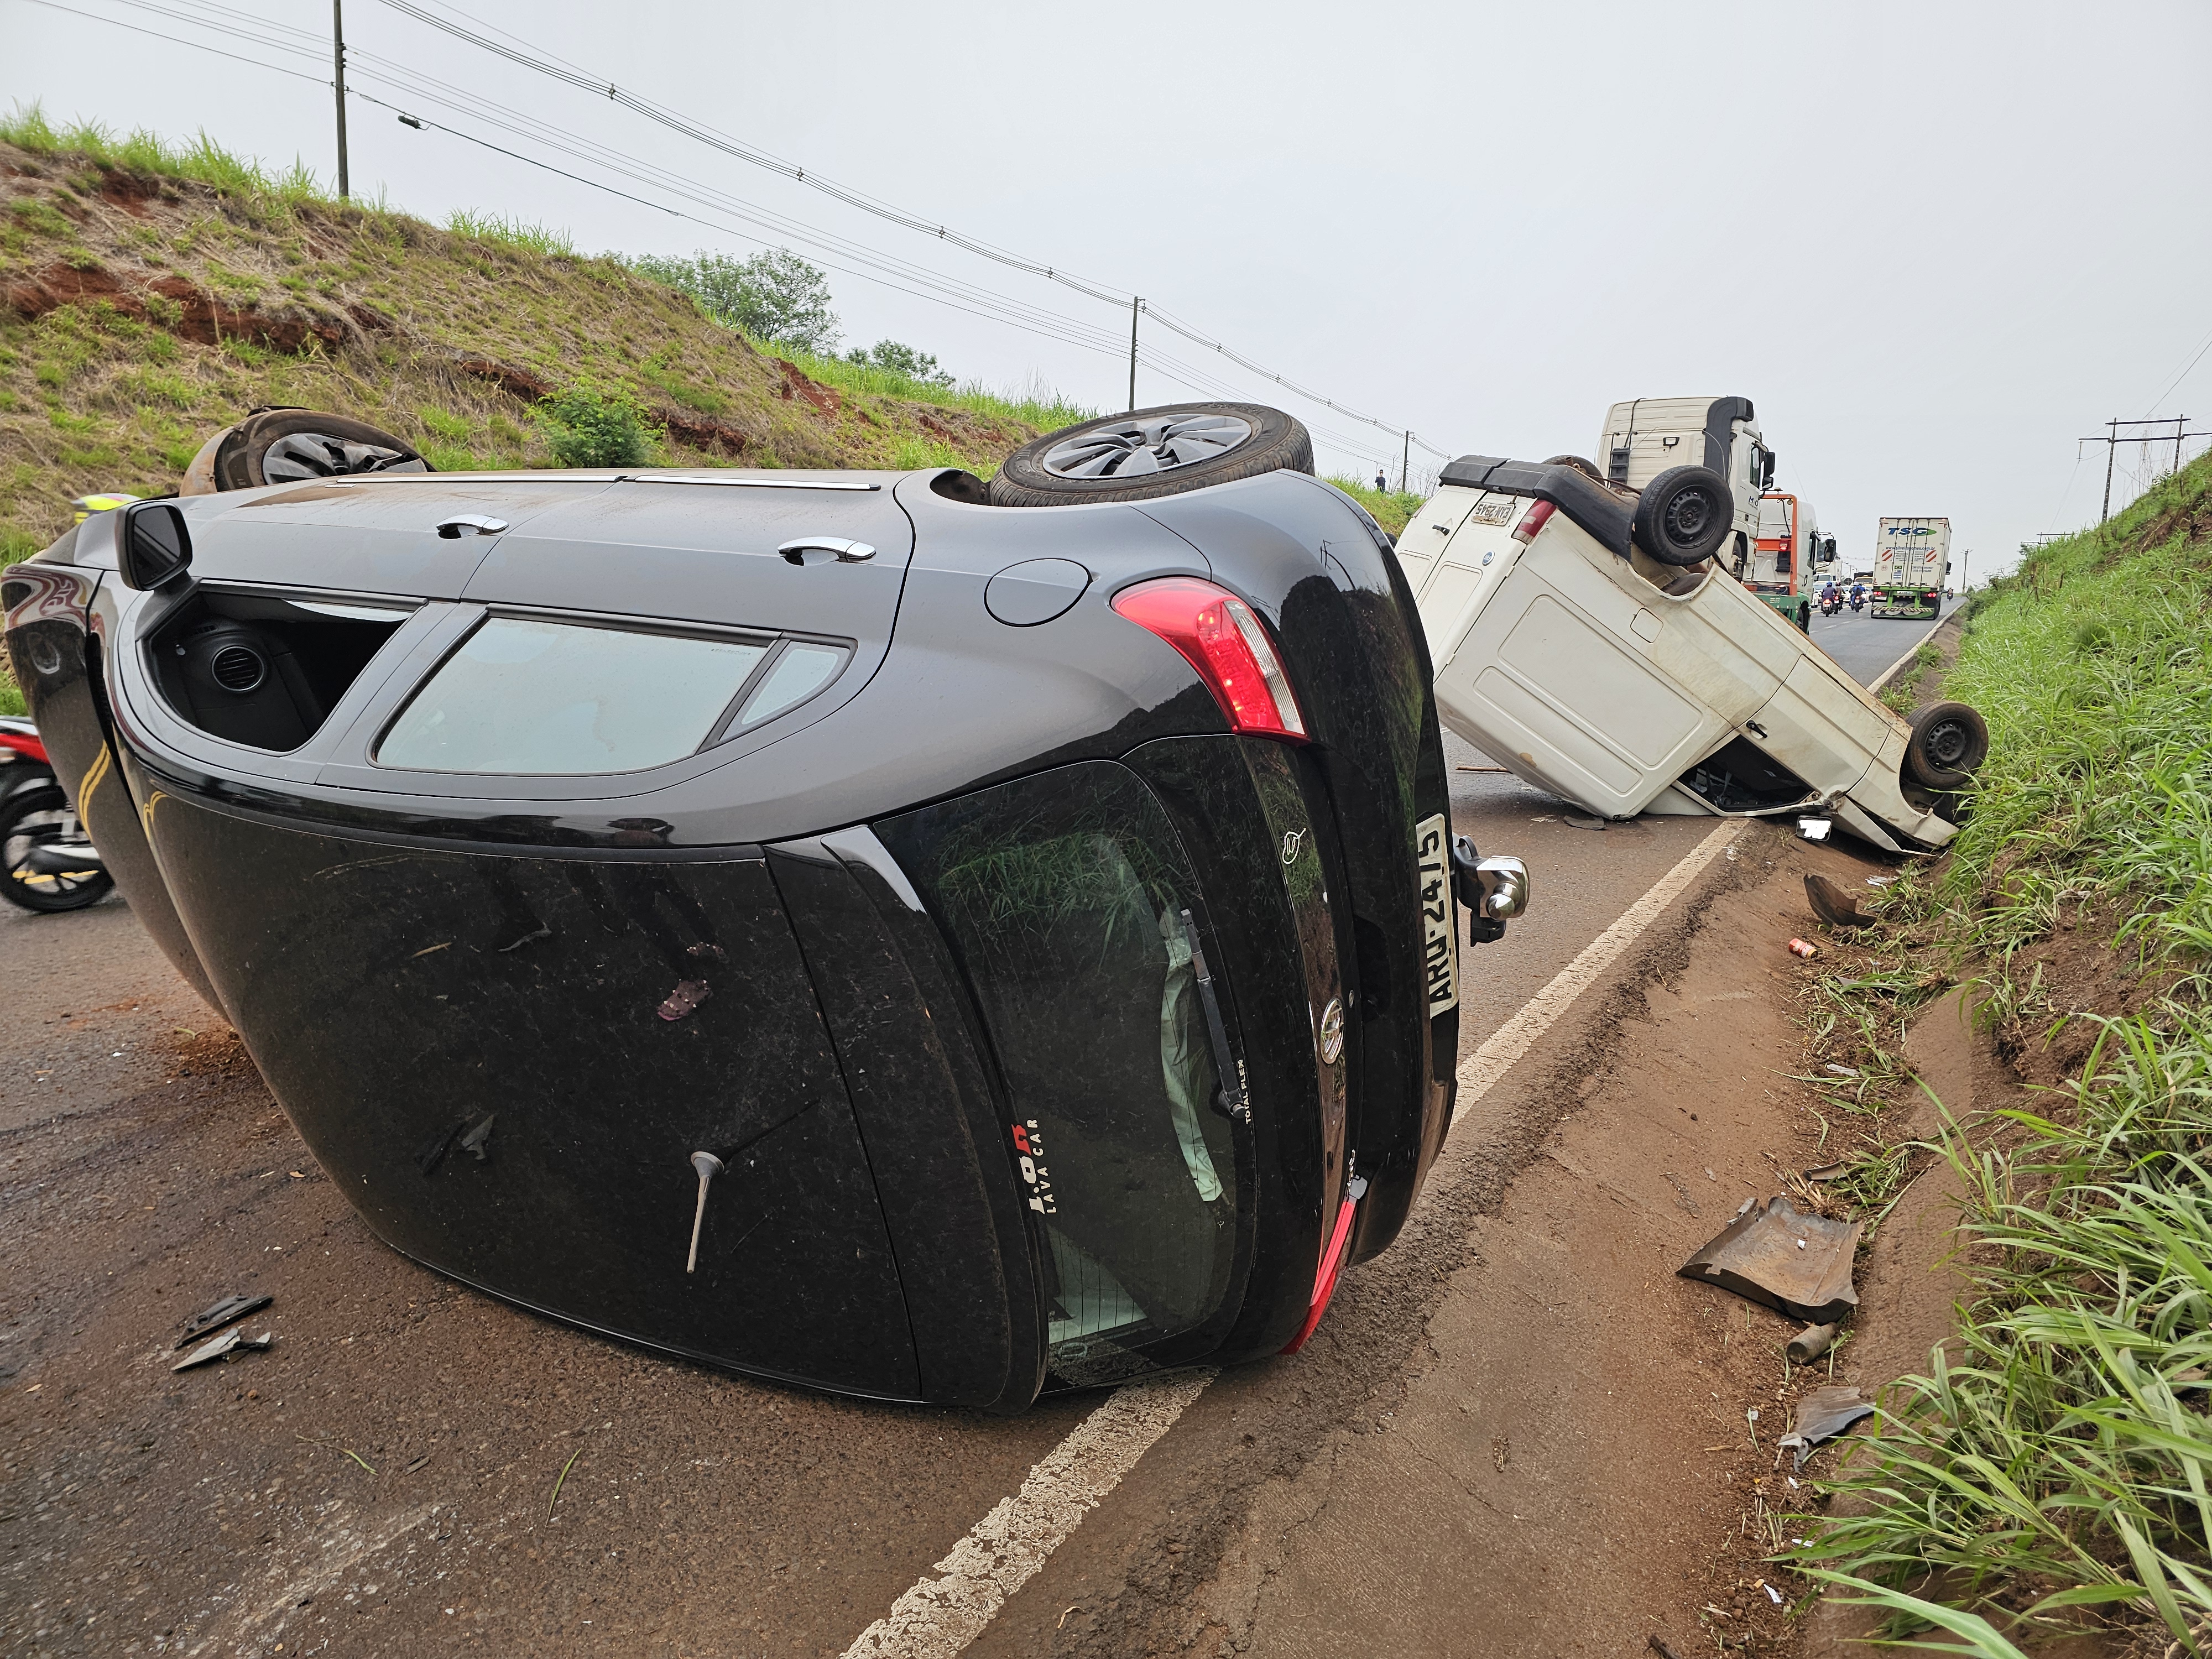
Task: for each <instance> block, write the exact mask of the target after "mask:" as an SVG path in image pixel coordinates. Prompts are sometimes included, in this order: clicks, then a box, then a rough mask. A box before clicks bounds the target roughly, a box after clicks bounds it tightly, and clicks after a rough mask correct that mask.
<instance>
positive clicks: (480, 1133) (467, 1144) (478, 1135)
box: [461, 1112, 498, 1164]
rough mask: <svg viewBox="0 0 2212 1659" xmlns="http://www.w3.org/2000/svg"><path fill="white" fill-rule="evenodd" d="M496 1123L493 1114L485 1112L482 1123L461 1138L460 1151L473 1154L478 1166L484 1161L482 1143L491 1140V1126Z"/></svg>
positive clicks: (495, 1116) (496, 1118) (496, 1119)
mask: <svg viewBox="0 0 2212 1659" xmlns="http://www.w3.org/2000/svg"><path fill="white" fill-rule="evenodd" d="M496 1121H498V1117H497V1115H496V1114H495V1113H490V1112H487V1113H486V1114H485V1115H484V1120H483V1122H481V1123H479V1124H477V1125H476V1126H475V1127H473V1128H471V1130H470V1131H469V1132H468V1133H466V1134H465V1135H463V1136H462V1137H461V1150H462V1151H463V1152H474V1153H475V1154H476V1158H477V1163H479V1164H481V1163H483V1161H484V1142H485V1141H487V1140H489V1139H491V1126H492V1125H493V1124H494V1123H495V1122H496Z"/></svg>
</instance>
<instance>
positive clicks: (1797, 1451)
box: [1775, 1388, 1874, 1469]
mask: <svg viewBox="0 0 2212 1659" xmlns="http://www.w3.org/2000/svg"><path fill="white" fill-rule="evenodd" d="M1873 1415H1874V1402H1873V1401H1870V1400H1863V1399H1861V1398H1860V1397H1859V1391H1858V1390H1857V1389H1844V1388H1834V1389H1814V1390H1813V1392H1812V1393H1810V1394H1808V1395H1806V1396H1805V1397H1804V1398H1803V1399H1802V1400H1801V1401H1798V1402H1797V1417H1796V1422H1795V1423H1793V1424H1792V1425H1790V1432H1789V1433H1787V1434H1785V1435H1784V1436H1783V1437H1782V1438H1781V1439H1779V1440H1778V1441H1777V1442H1775V1444H1776V1446H1777V1447H1778V1448H1779V1449H1783V1450H1785V1451H1788V1452H1790V1454H1791V1455H1793V1456H1794V1457H1795V1458H1796V1467H1797V1468H1800V1469H1802V1468H1804V1467H1805V1464H1806V1461H1807V1460H1808V1458H1810V1457H1811V1456H1812V1455H1813V1451H1814V1448H1815V1447H1817V1446H1819V1445H1820V1444H1821V1443H1824V1442H1826V1441H1830V1440H1833V1439H1834V1438H1835V1437H1837V1436H1838V1435H1839V1434H1843V1433H1844V1432H1845V1431H1848V1430H1849V1429H1850V1426H1851V1425H1852V1424H1854V1423H1856V1422H1857V1421H1858V1420H1859V1419H1861V1418H1863V1417H1871V1416H1873Z"/></svg>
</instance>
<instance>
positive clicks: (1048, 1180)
mask: <svg viewBox="0 0 2212 1659" xmlns="http://www.w3.org/2000/svg"><path fill="white" fill-rule="evenodd" d="M1013 1129H1014V1153H1015V1156H1016V1157H1017V1158H1019V1159H1020V1160H1021V1166H1022V1179H1023V1180H1024V1181H1025V1182H1028V1183H1029V1188H1030V1208H1031V1209H1032V1210H1035V1211H1036V1212H1037V1213H1038V1214H1039V1215H1058V1214H1059V1213H1060V1205H1059V1203H1058V1201H1057V1200H1054V1197H1053V1195H1052V1175H1051V1172H1050V1171H1049V1170H1047V1169H1046V1168H1045V1167H1044V1139H1043V1137H1042V1136H1041V1135H1039V1134H1038V1133H1037V1122H1036V1119H1035V1118H1031V1119H1030V1121H1028V1122H1027V1123H1017V1124H1015V1125H1014V1126H1013Z"/></svg>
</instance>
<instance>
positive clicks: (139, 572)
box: [115, 501, 192, 592]
mask: <svg viewBox="0 0 2212 1659" xmlns="http://www.w3.org/2000/svg"><path fill="white" fill-rule="evenodd" d="M115 557H116V564H117V567H118V570H119V571H120V573H121V574H122V577H123V585H124V586H125V587H132V588H137V589H139V590H140V591H142V592H151V591H155V590H157V589H160V588H164V587H168V586H173V585H175V584H176V583H179V582H181V581H183V580H185V578H186V576H187V575H188V574H190V572H191V568H192V532H191V531H190V530H188V529H186V528H185V515H184V513H182V512H181V511H179V509H178V508H176V507H173V506H171V505H170V504H169V503H168V502H167V501H137V502H134V503H133V504H131V506H129V507H125V508H124V509H123V524H122V531H121V534H119V535H118V536H117V538H116V539H115Z"/></svg>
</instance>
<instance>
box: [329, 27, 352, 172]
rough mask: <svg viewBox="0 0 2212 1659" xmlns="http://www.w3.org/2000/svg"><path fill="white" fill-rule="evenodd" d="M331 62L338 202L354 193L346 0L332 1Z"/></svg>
mask: <svg viewBox="0 0 2212 1659" xmlns="http://www.w3.org/2000/svg"><path fill="white" fill-rule="evenodd" d="M331 66H332V68H333V69H335V70H337V77H336V83H337V92H338V200H340V201H341V202H343V201H344V200H345V199H346V197H348V196H349V195H350V194H351V193H352V192H351V191H349V189H348V188H347V179H346V137H345V0H331Z"/></svg>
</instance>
